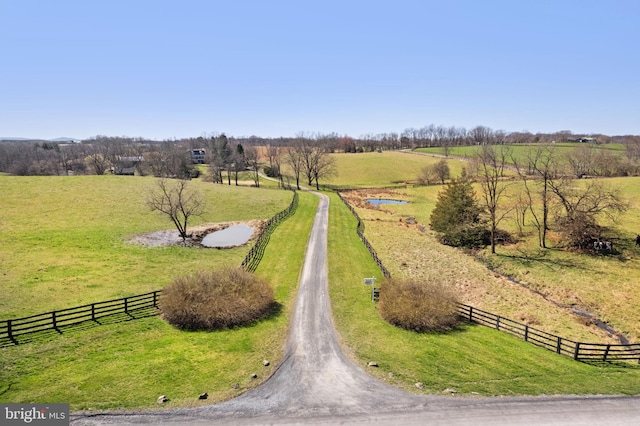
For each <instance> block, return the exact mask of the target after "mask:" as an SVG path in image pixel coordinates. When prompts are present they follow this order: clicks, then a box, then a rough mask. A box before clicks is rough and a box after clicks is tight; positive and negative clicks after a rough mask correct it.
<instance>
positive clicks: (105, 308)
mask: <svg viewBox="0 0 640 426" xmlns="http://www.w3.org/2000/svg"><path fill="white" fill-rule="evenodd" d="M160 293H161V290H157V291H152V292H149V293H144V294H138V295H135V296H130V297H123V298H121V299H113V300H107V301H105V302H97V303H90V304H88V305H82V306H76V307H73V308H68V309H62V310H59V311H51V312H46V313H44V314H37V315H31V316H28V317H23V318H15V319H10V320H5V321H0V343H6V342H13V343H17V340H16V339H17V337H20V336H24V335H27V334H32V333H37V332H39V331H48V330H56V331H59V329H60V328H62V327H65V326H70V325H74V324H79V323H82V322H86V321H97V320H98V319H99V318H103V317H107V316H111V315H115V314H122V313H124V314H129V313H133V312H136V311H140V310H141V309H146V308H157V307H158V299H159V295H160Z"/></svg>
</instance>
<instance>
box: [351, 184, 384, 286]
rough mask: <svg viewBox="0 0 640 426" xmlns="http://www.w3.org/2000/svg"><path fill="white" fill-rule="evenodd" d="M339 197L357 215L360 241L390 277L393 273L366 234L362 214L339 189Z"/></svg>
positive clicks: (357, 229)
mask: <svg viewBox="0 0 640 426" xmlns="http://www.w3.org/2000/svg"><path fill="white" fill-rule="evenodd" d="M338 197H340V199H341V200H342V202H343V203H344V204H345V205H346V206H347V207H348V208H349V210H350V211H351V214H353V216H355V218H356V220H357V221H358V227H357V228H356V232H357V233H358V237H360V241H362V243H363V244H364V246H365V247H366V248H367V250H369V253H370V254H371V257H372V258H373V260H374V261H375V262H376V264H377V265H378V268H380V271H381V272H382V275H384V276H385V277H386V278H389V277H390V276H391V273H390V272H389V270H388V269H387V268H385V266H384V264H383V263H382V260H380V258H379V257H378V253H376V251H375V249H374V248H373V246H372V245H371V243H369V240H367V237H365V236H364V222H363V221H362V220H361V219H360V216H359V215H358V213H357V212H356V211H355V209H354V208H353V207H351V205H350V204H349V203H348V202H347V200H345V199H344V198H343V197H342V194H341V193H340V192H339V191H338Z"/></svg>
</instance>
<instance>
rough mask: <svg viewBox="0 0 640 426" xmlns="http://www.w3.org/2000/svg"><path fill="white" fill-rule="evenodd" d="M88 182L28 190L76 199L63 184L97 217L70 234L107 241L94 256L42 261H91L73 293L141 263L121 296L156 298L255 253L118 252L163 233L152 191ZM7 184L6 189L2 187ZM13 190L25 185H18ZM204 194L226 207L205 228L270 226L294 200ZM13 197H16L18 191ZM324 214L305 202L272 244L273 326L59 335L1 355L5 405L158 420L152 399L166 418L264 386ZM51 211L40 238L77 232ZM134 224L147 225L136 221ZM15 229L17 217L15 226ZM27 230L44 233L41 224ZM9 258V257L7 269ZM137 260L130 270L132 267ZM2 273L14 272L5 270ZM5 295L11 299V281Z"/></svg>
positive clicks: (134, 326) (86, 248)
mask: <svg viewBox="0 0 640 426" xmlns="http://www.w3.org/2000/svg"><path fill="white" fill-rule="evenodd" d="M85 178H86V177H82V178H78V179H77V181H76V180H73V181H71V182H68V181H66V180H65V179H66V178H60V179H61V181H60V182H64V184H63V183H60V182H58V181H57V180H56V178H53V179H52V180H53V181H55V182H53V183H52V182H51V180H50V179H49V178H38V179H44V180H42V181H41V182H31V181H30V179H27V180H26V182H22V184H23V186H24V187H25V191H26V192H29V193H31V194H38V193H39V192H40V191H42V190H44V189H46V188H50V187H52V186H53V187H54V188H57V191H61V192H62V193H63V196H62V198H65V197H67V196H69V194H70V193H73V192H74V191H71V190H69V191H67V190H63V189H62V188H64V187H65V184H66V185H75V186H74V190H75V193H76V194H77V197H76V200H77V202H78V203H84V204H81V207H84V209H85V210H89V211H88V212H86V213H89V214H91V215H92V217H93V218H94V219H93V220H92V221H86V222H83V223H82V224H81V228H82V229H84V232H78V233H73V232H72V235H82V236H84V237H85V238H90V236H91V235H92V234H93V233H99V234H100V237H101V238H97V239H96V240H91V241H92V243H91V244H90V243H86V244H79V243H77V242H74V241H75V240H73V239H69V238H66V237H64V238H63V236H57V240H56V241H57V243H56V245H55V246H53V248H52V249H51V254H49V253H48V252H47V250H45V249H44V248H43V249H40V251H41V256H46V257H45V259H50V260H49V261H53V260H54V259H56V258H57V257H64V255H65V250H64V248H63V247H64V246H65V245H66V246H67V250H69V251H72V252H74V253H77V256H84V257H85V258H86V259H88V260H86V261H87V262H88V261H89V260H90V261H91V263H90V265H89V266H87V270H88V272H87V273H85V274H80V272H82V271H79V272H78V274H80V278H77V279H76V281H75V286H76V287H80V286H82V283H83V281H84V280H88V279H91V278H94V279H95V280H96V282H99V283H101V282H103V281H105V280H109V270H110V269H109V268H108V265H110V266H111V269H113V270H114V271H116V272H117V271H119V270H120V269H125V270H130V269H131V265H133V264H137V263H142V264H144V266H141V272H140V276H139V277H138V284H137V286H133V285H130V286H126V285H123V286H124V287H126V288H125V289H122V290H121V291H122V292H123V293H124V292H130V293H136V292H138V291H140V290H141V289H142V288H143V287H144V286H145V285H146V286H148V287H150V288H153V289H157V288H161V287H162V286H163V285H164V283H165V282H167V281H168V280H169V279H170V277H171V276H172V275H173V274H175V273H180V271H187V270H189V268H195V267H197V268H215V266H216V265H218V264H220V263H226V262H229V263H231V264H239V262H240V261H241V260H242V258H243V257H244V255H245V254H246V252H247V251H248V247H244V248H240V249H237V250H204V249H194V248H181V247H176V248H172V249H144V248H135V249H134V248H127V246H126V245H125V244H124V243H123V242H122V239H124V238H126V236H128V235H130V234H132V233H137V232H142V231H145V230H153V229H157V228H158V227H160V228H164V227H165V226H166V224H165V222H164V221H163V220H161V218H160V219H158V218H154V217H153V215H149V214H147V213H145V211H144V208H139V207H138V199H139V195H140V193H141V192H143V188H145V187H146V186H145V185H146V184H147V183H148V182H143V181H144V180H145V179H139V180H138V179H137V178H136V179H132V178H124V179H126V180H120V178H111V177H108V178H106V179H104V178H89V179H88V181H87V182H84V181H83V179H85ZM81 181H82V182H81ZM0 182H1V183H2V185H7V186H9V185H8V183H7V182H6V181H4V180H3V181H0ZM11 184H12V185H18V183H17V181H13V182H11ZM84 185H87V186H84ZM196 185H198V186H199V187H200V188H201V189H202V190H203V191H205V192H206V193H207V196H208V198H209V199H210V201H211V202H215V203H216V205H219V206H220V208H219V209H216V211H215V213H214V212H213V211H212V212H211V213H210V214H209V215H208V216H207V217H205V218H203V219H202V220H206V221H214V220H225V221H227V220H239V219H248V218H256V217H269V216H271V215H272V213H275V212H276V211H279V210H281V209H282V208H284V207H286V206H287V205H288V203H289V202H290V200H291V193H290V192H286V191H272V190H264V191H262V190H254V189H249V188H245V189H242V188H234V187H231V188H226V187H221V186H213V185H211V184H207V185H201V184H199V183H197V184H196ZM5 187H6V186H5ZM81 187H82V188H83V189H82V190H81V189H80V188H81ZM30 188H32V189H30ZM90 189H91V190H90ZM129 190H130V191H129ZM15 192H16V193H17V192H20V191H18V190H17V189H16V190H15ZM114 192H116V193H118V194H119V195H115V194H114ZM92 197H98V198H100V199H101V200H108V202H109V205H105V204H104V203H98V204H101V205H100V206H93V205H92V203H90V202H89V201H88V200H89V199H91V198H92ZM116 199H118V200H119V202H116ZM317 203H318V200H317V197H315V196H313V195H311V194H301V195H300V204H299V207H298V210H297V212H296V214H295V215H294V216H293V217H291V218H289V219H287V220H286V221H285V222H283V223H282V224H281V225H280V226H279V227H278V228H277V230H276V231H275V232H274V233H273V235H272V236H271V242H270V244H269V246H268V247H267V249H266V252H265V254H264V257H263V260H262V263H261V264H260V266H259V268H258V270H257V272H256V273H257V274H258V275H260V276H261V277H263V278H265V279H266V280H268V281H269V282H270V283H271V284H272V285H273V286H274V288H275V295H276V301H277V302H278V303H279V304H280V306H281V309H280V312H279V313H277V314H276V315H274V316H272V317H270V318H268V319H266V320H263V321H260V322H259V323H257V324H254V325H251V326H249V327H242V328H236V329H233V330H224V331H216V332H183V331H178V330H176V329H174V328H173V327H171V326H169V325H168V324H166V323H165V322H164V321H162V320H161V319H160V318H159V317H157V316H150V317H146V318H140V319H135V320H133V319H131V318H119V320H117V321H119V322H113V323H107V322H106V321H103V325H98V324H91V325H87V326H86V327H83V328H82V329H76V330H63V333H62V334H61V335H57V334H56V335H54V336H52V337H51V338H50V339H48V340H47V339H40V340H36V341H34V342H31V343H27V344H24V345H18V346H9V347H4V348H0V402H9V401H10V402H29V401H47V402H66V403H70V404H71V408H72V410H80V409H87V410H91V409H107V408H132V407H146V408H158V406H157V404H156V398H157V397H158V396H159V395H166V396H167V397H168V398H169V399H170V401H169V403H168V404H166V407H167V408H172V407H183V406H194V405H203V404H210V403H212V402H215V401H220V400H223V399H227V398H230V397H233V396H235V395H238V394H239V393H241V392H244V391H246V390H247V389H248V388H251V387H253V386H256V385H257V384H258V383H260V382H261V381H262V380H264V379H265V378H266V377H268V376H269V374H271V373H272V372H273V368H275V366H276V365H277V361H278V359H279V357H280V356H281V355H282V347H283V344H284V340H285V337H286V333H287V329H288V327H287V326H288V322H289V316H290V313H291V310H292V304H293V301H294V300H295V294H296V293H295V290H296V288H297V283H298V279H299V275H300V270H301V267H302V261H303V258H304V253H305V247H306V243H307V239H308V235H309V231H310V229H311V225H312V223H313V219H314V217H315V209H316V207H317ZM43 210H44V211H46V212H48V213H45V214H46V217H48V218H49V219H50V220H53V221H54V222H53V223H52V224H49V225H47V224H46V223H45V224H44V225H43V226H42V228H44V229H45V234H49V233H54V231H55V226H54V224H55V223H56V222H55V221H57V223H58V226H59V227H60V228H63V229H69V230H70V231H73V229H74V226H73V224H72V223H71V222H73V220H71V219H69V217H68V216H65V215H64V214H62V213H61V212H60V211H59V210H63V209H56V208H54V207H53V206H51V207H50V208H48V209H47V208H46V207H45V208H43ZM121 210H122V211H128V212H129V213H131V212H133V213H135V214H131V221H130V222H128V221H126V220H125V219H126V218H127V217H128V216H127V215H123V213H122V211H121ZM109 211H111V214H109ZM136 214H139V215H141V217H139V218H136ZM80 216H81V215H80V214H79V213H77V214H76V213H74V214H73V215H72V216H71V217H72V218H73V219H75V220H78V218H79V217H80ZM112 216H115V219H118V220H115V219H114V222H113V223H112V222H111V221H110V219H109V218H111V217H112ZM15 217H19V215H17V214H16V215H15ZM3 220H4V221H3V233H4V232H5V230H7V229H8V228H10V226H8V225H9V223H10V222H9V221H8V220H7V216H5V217H4V218H3ZM28 220H29V221H31V222H32V223H38V220H37V218H33V217H32V218H29V219H28ZM119 220H123V221H124V223H123V229H121V228H120V227H119V226H117V223H118V222H119ZM78 226H80V225H78ZM21 228H22V227H21ZM21 232H22V233H19V232H17V231H16V234H15V235H25V234H24V233H25V232H26V231H25V230H24V229H23V230H22V231H21ZM60 234H64V233H63V232H60ZM56 235H57V234H56ZM102 240H106V241H102ZM23 244H25V243H23ZM78 244H79V246H78V247H76V245H78ZM95 244H97V245H98V247H97V248H96V247H94V245H95ZM123 249H124V253H125V254H124V255H121V254H120V251H121V250H123ZM23 250H24V251H23V252H21V256H24V255H25V253H26V252H27V250H26V249H23ZM4 256H5V254H3V259H4V258H5V257H4ZM103 256H108V261H105V263H107V264H108V265H105V266H102V263H101V262H103V261H104V260H103V259H102V257H103ZM131 257H133V258H134V259H133V260H132V259H129V260H128V258H131ZM129 262H130V263H129ZM184 264H186V266H185V265H184ZM103 268H104V269H103ZM61 269H62V268H61ZM4 271H10V269H3V272H4ZM89 272H90V273H89ZM124 275H127V274H123V276H124ZM145 277H146V278H145ZM40 281H41V282H38V283H37V284H38V286H39V289H40V290H39V291H45V290H46V289H50V290H46V291H48V292H49V293H51V294H57V293H61V292H60V291H59V288H60V286H61V285H62V283H61V280H56V279H52V278H50V279H47V280H44V279H43V280H40ZM143 284H144V285H143ZM2 285H3V291H4V289H5V287H4V285H5V281H3V282H2ZM67 285H70V284H69V283H67ZM114 285H115V284H114ZM67 288H69V287H67ZM116 288H117V286H116ZM90 289H91V287H90ZM30 291H31V292H30V293H28V294H29V296H24V297H28V298H33V299H36V300H38V297H37V291H36V287H35V286H34V287H33V288H31V290H30ZM114 291H115V289H114V288H110V287H106V286H102V287H99V288H97V289H96V290H94V291H93V292H91V291H90V290H87V289H83V290H81V291H80V290H77V291H70V290H66V291H65V292H67V293H70V294H71V296H72V297H73V298H74V300H73V301H70V300H67V299H66V298H64V297H63V296H64V294H61V295H59V296H57V298H56V300H55V301H56V302H57V303H58V304H61V305H64V306H68V305H73V304H74V303H78V302H79V301H80V300H83V299H91V300H95V299H94V298H96V297H98V300H100V299H102V298H104V297H106V296H107V295H110V294H113V293H114ZM62 293H64V292H62ZM76 293H78V294H76ZM85 293H90V294H89V295H87V294H85ZM4 294H6V292H5V293H4ZM25 294H27V293H25ZM12 300H13V303H14V305H15V306H16V307H15V308H14V309H15V310H16V311H22V310H23V309H21V308H20V306H23V307H24V309H27V308H28V309H33V308H31V307H29V306H28V303H26V302H25V301H24V300H22V305H18V303H19V299H16V298H14V299H12ZM45 306H46V307H47V309H49V306H50V305H46V304H45V303H44V301H42V302H41V307H45ZM265 359H266V360H269V361H271V364H270V365H269V366H268V367H265V366H264V365H263V360H265ZM254 373H255V374H257V375H258V378H257V379H252V378H251V375H252V374H254ZM234 384H237V385H234ZM203 392H208V393H209V399H208V400H206V401H199V400H198V395H199V394H201V393H203Z"/></svg>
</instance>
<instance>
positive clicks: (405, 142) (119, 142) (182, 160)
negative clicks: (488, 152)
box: [0, 124, 640, 184]
mask: <svg viewBox="0 0 640 426" xmlns="http://www.w3.org/2000/svg"><path fill="white" fill-rule="evenodd" d="M554 141H555V142H562V141H589V142H591V143H588V144H585V149H584V150H583V154H584V155H583V158H582V159H580V161H578V162H576V164H575V167H576V173H582V174H596V175H601V176H609V175H621V174H624V173H625V170H626V169H628V168H629V165H630V164H631V163H632V162H634V161H635V162H637V161H638V160H640V136H633V135H632V136H606V135H600V134H597V135H589V137H588V138H585V137H584V135H576V134H573V133H572V132H571V131H568V130H565V131H560V132H554V133H536V134H533V133H530V132H510V133H508V132H504V131H501V130H493V129H491V128H489V127H486V126H476V127H474V128H472V129H465V128H464V127H455V126H452V127H445V126H436V125H433V124H432V125H428V126H424V127H422V128H417V129H416V128H408V129H405V130H404V131H402V132H400V133H396V132H390V133H379V134H366V135H362V136H360V137H358V138H352V137H350V136H347V135H339V134H337V133H300V134H298V135H296V136H295V137H293V138H283V137H280V138H261V137H258V136H250V137H241V138H237V137H228V136H225V135H224V134H213V135H208V136H206V135H204V136H200V137H197V138H184V139H179V140H165V141H152V140H148V139H144V138H128V137H109V136H96V137H94V138H90V139H87V140H83V141H82V142H80V143H57V142H0V172H5V173H10V174H14V175H61V174H69V173H74V174H104V173H107V172H116V173H118V172H121V171H122V169H127V170H130V169H131V168H135V171H136V173H139V174H152V175H155V176H172V175H173V176H176V175H185V174H188V173H189V172H190V171H189V164H190V158H189V156H188V155H187V153H188V151H189V150H190V149H201V148H206V149H207V150H208V151H209V152H211V153H213V154H215V155H213V156H214V157H215V163H212V162H211V161H210V162H209V164H212V165H213V167H214V168H215V167H217V168H218V169H219V170H218V171H227V172H229V171H231V173H232V174H234V173H236V170H235V169H233V170H229V167H230V165H235V166H234V167H237V168H238V169H241V167H242V166H243V162H244V165H246V164H249V165H248V166H247V167H249V168H251V167H254V168H255V162H256V161H255V160H256V159H257V158H259V157H258V155H257V153H256V154H255V155H254V154H253V153H252V152H250V151H251V150H250V149H249V150H248V151H247V152H240V151H237V152H234V151H233V150H234V149H238V148H237V147H239V146H242V147H243V149H244V150H247V149H248V148H249V147H266V146H269V147H272V149H273V150H283V151H284V149H285V148H294V149H295V148H297V147H301V146H305V147H309V146H313V147H314V149H316V150H322V151H323V152H326V153H333V152H373V151H376V150H397V149H411V148H417V147H442V148H443V149H444V153H445V155H447V156H448V155H449V153H450V149H451V148H453V147H455V146H468V145H480V146H481V145H503V144H525V143H551V142H554ZM605 143H623V144H625V145H626V147H627V156H626V159H625V158H624V157H621V156H615V155H612V154H609V155H608V156H607V152H606V151H605V150H594V149H592V148H591V149H590V148H588V147H593V145H594V144H605ZM300 149H302V148H300ZM305 149H307V148H305ZM236 155H239V156H240V157H241V159H242V160H241V161H236V160H237V159H236V158H232V157H235V156H236ZM283 155H284V153H283ZM269 157H270V158H271V157H272V156H271V154H269ZM136 158H144V162H136V161H135V159H136ZM576 159H577V157H576ZM127 160H129V161H128V162H127ZM212 161H213V160H212ZM270 163H271V161H270ZM270 167H271V165H270ZM276 169H277V165H276ZM238 171H239V170H238ZM215 172H216V170H214V171H213V173H212V175H214V176H215ZM311 174H313V173H311ZM276 175H277V173H276ZM219 177H220V173H218V178H219ZM214 180H215V179H214ZM313 180H315V178H314V179H313ZM307 183H309V184H311V183H310V182H307Z"/></svg>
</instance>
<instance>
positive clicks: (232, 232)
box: [200, 225, 253, 247]
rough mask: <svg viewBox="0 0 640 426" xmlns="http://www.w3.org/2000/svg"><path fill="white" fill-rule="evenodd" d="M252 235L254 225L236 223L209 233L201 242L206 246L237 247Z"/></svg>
mask: <svg viewBox="0 0 640 426" xmlns="http://www.w3.org/2000/svg"><path fill="white" fill-rule="evenodd" d="M252 235H253V228H252V227H250V226H247V225H235V226H230V227H228V228H225V229H223V230H221V231H216V232H212V233H211V234H207V236H205V237H204V238H203V239H202V243H200V244H202V245H203V246H205V247H235V246H239V245H242V244H244V243H246V242H247V241H249V239H250V238H251V236H252Z"/></svg>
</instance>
